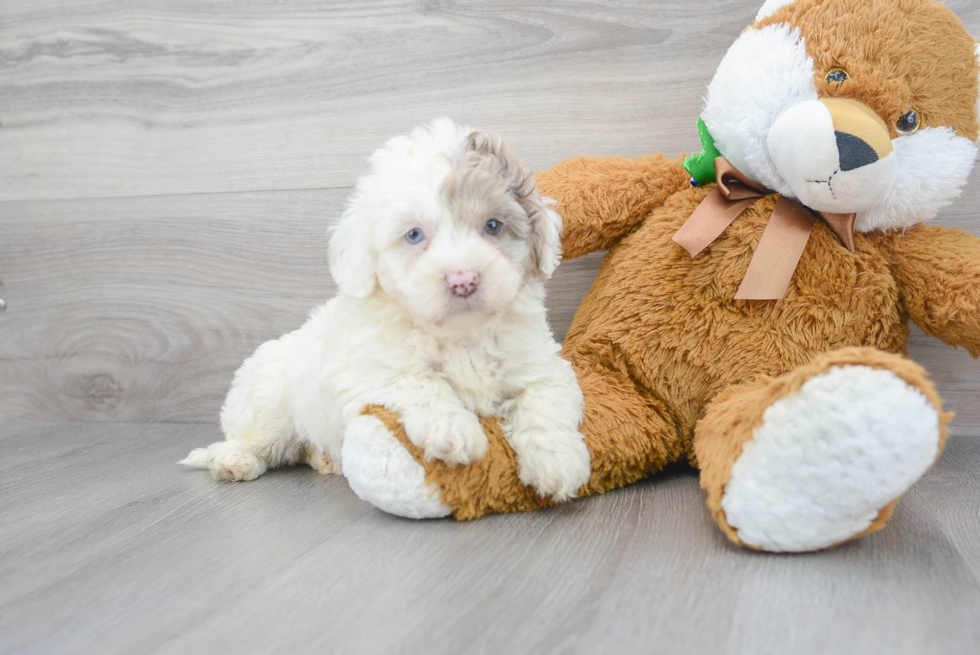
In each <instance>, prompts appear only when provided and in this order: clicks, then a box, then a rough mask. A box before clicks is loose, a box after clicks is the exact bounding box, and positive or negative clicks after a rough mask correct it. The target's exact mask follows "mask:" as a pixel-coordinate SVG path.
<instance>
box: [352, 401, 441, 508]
mask: <svg viewBox="0 0 980 655" xmlns="http://www.w3.org/2000/svg"><path fill="white" fill-rule="evenodd" d="M342 453H343V454H342V459H343V462H344V476H345V477H346V478H347V482H348V483H349V484H350V488H351V489H352V490H353V491H354V493H355V494H357V495H358V497H359V498H360V499H361V500H364V501H367V502H369V503H371V504H372V505H374V506H375V507H377V508H378V509H380V510H383V511H385V512H388V513H389V514H395V515H396V516H404V517H406V518H410V519H433V518H442V517H444V516H449V514H450V511H451V510H450V507H449V506H448V505H446V504H444V503H443V502H442V500H441V498H440V494H439V490H438V489H433V488H432V487H429V486H428V485H426V484H425V469H424V468H422V466H420V465H419V463H418V462H416V461H415V460H414V459H413V458H412V456H411V455H410V454H409V453H408V451H407V450H406V449H405V446H403V445H402V444H401V442H400V441H398V439H396V438H395V437H394V436H393V435H392V434H391V432H390V431H389V430H388V429H387V428H386V427H385V426H384V424H383V423H382V422H381V421H379V420H378V419H376V418H375V417H373V416H360V417H358V418H356V419H354V420H353V421H351V422H350V423H349V424H348V425H347V430H346V432H345V435H344V446H343V451H342Z"/></svg>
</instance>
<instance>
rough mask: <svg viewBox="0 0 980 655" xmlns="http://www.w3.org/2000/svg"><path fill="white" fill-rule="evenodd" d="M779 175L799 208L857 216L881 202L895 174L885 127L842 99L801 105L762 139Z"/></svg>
mask: <svg viewBox="0 0 980 655" xmlns="http://www.w3.org/2000/svg"><path fill="white" fill-rule="evenodd" d="M767 142H768V146H769V155H770V157H771V158H772V161H773V163H774V164H775V165H776V169H777V171H778V172H779V175H780V176H781V177H782V178H783V179H784V180H785V181H786V184H787V185H788V186H789V187H790V189H792V191H793V194H794V196H795V197H796V199H797V200H799V201H800V202H801V203H803V204H804V205H806V206H807V207H810V208H811V209H815V210H818V211H824V212H834V213H852V212H862V211H867V210H869V209H871V208H872V207H874V206H876V205H878V204H880V203H882V202H884V201H885V200H886V199H887V198H888V197H889V194H890V193H891V191H892V188H893V186H894V184H895V177H896V174H897V161H896V158H895V152H894V148H893V146H892V142H891V138H890V135H889V133H888V128H887V126H886V125H885V122H884V121H883V120H882V119H881V117H880V116H878V114H876V113H875V112H874V111H873V110H872V109H871V108H870V107H868V106H867V105H865V104H863V103H861V102H858V101H857V100H851V99H848V98H822V99H819V100H808V101H806V102H801V103H799V104H797V105H794V106H793V107H790V108H789V109H788V110H786V111H785V112H783V114H782V115H780V117H779V118H778V119H776V122H775V123H774V124H773V126H772V129H771V130H770V131H769V135H768V138H767Z"/></svg>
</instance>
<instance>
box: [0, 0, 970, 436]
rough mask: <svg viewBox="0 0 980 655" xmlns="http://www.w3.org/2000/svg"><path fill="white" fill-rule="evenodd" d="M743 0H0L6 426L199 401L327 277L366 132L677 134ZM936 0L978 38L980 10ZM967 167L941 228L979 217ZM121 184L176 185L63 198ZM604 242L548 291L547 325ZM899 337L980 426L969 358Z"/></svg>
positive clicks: (584, 136)
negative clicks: (447, 121)
mask: <svg viewBox="0 0 980 655" xmlns="http://www.w3.org/2000/svg"><path fill="white" fill-rule="evenodd" d="M757 5H758V2H734V1H732V0H716V1H713V2H711V1H709V2H705V3H701V4H700V5H699V7H698V11H692V10H691V6H690V3H682V2H662V3H649V2H647V3H644V2H636V1H626V2H620V1H616V2H613V1H611V0H610V1H608V2H603V3H600V4H593V3H577V2H567V1H564V0H563V1H561V2H549V3H519V4H518V3H509V4H508V3H477V2H443V3H437V2H425V3H410V2H370V3H353V2H334V3H319V4H313V5H311V4H307V3H298V2H285V3H281V2H276V3H251V4H249V5H247V6H243V5H241V4H240V3H234V4H223V3H197V2H176V3H168V4H167V7H166V9H161V8H160V5H159V4H158V3H145V2H135V3H133V2H126V3H123V2H120V1H119V0H116V1H110V2H94V1H93V0H83V1H81V2H73V3H70V4H66V3H64V2H63V1H61V0H41V1H36V2H31V3H22V2H13V1H12V0H7V1H4V2H0V55H2V56H0V66H2V71H3V75H0V198H6V199H8V202H0V278H3V279H4V280H5V282H6V287H4V288H2V292H3V296H2V297H3V298H4V299H6V300H7V302H8V303H9V304H10V309H8V310H7V311H6V312H5V313H3V314H0V419H8V420H9V419H17V420H49V419H55V418H63V419H85V420H131V421H161V420H164V421H211V420H213V419H214V416H215V414H216V411H217V408H218V406H219V404H220V400H221V398H222V396H223V394H224V390H225V388H226V386H227V384H228V380H229V379H230V376H231V372H232V371H233V370H234V368H235V367H236V366H237V365H238V363H240V362H241V360H242V359H243V358H244V357H245V356H247V355H248V354H249V353H250V352H251V351H252V350H253V349H254V347H255V346H256V345H258V343H260V342H261V341H263V340H265V339H268V338H272V337H275V336H278V335H279V334H281V333H282V332H284V331H286V330H288V329H291V328H294V327H296V326H298V325H299V324H300V323H301V321H302V317H303V315H304V314H305V312H306V310H307V309H308V308H309V307H310V306H311V305H313V304H315V303H317V302H319V301H321V300H322V299H324V298H325V297H327V296H328V295H329V293H330V292H331V287H330V283H329V281H328V279H327V278H326V277H325V275H324V273H323V271H324V270H325V269H324V260H323V256H322V247H323V241H322V233H323V227H324V222H325V220H326V218H327V217H328V216H331V215H336V212H337V208H338V206H339V204H340V202H341V201H342V197H343V195H344V194H345V193H346V191H345V187H347V186H348V185H349V184H350V183H351V182H352V181H353V180H354V179H355V177H356V176H357V175H358V174H359V173H361V172H362V171H363V169H364V164H363V162H364V159H365V157H366V156H367V154H368V153H369V152H370V151H371V150H372V149H373V148H374V147H376V146H377V145H378V144H379V143H380V142H381V141H382V140H383V139H384V138H386V137H387V136H389V135H391V134H393V133H397V132H401V131H403V130H405V129H408V128H409V127H411V126H412V125H414V124H416V123H417V122H419V121H421V120H424V119H427V118H429V117H431V116H432V115H435V114H438V113H450V114H456V115H459V116H460V117H461V118H463V119H466V120H468V121H470V122H472V123H473V124H474V125H477V126H481V127H488V128H491V129H495V130H503V131H504V132H505V133H506V134H507V136H508V137H509V138H510V139H511V140H512V141H513V142H514V143H515V144H516V145H517V146H518V148H519V149H520V151H521V152H522V154H524V156H525V158H527V159H528V160H529V162H530V163H532V164H533V165H534V166H535V167H537V168H545V167H548V166H550V165H552V164H554V163H555V162H556V161H558V160H559V159H561V158H564V157H568V156H574V155H578V154H584V153H594V154H631V153H644V152H650V151H652V150H656V149H661V148H662V149H664V150H665V151H666V152H668V153H669V154H677V153H678V152H679V151H680V150H683V149H684V148H694V147H696V145H697V141H696V135H695V133H694V129H693V126H692V124H693V118H694V116H696V115H697V113H698V111H699V110H700V102H701V100H700V98H701V96H702V93H703V88H704V85H705V84H706V82H707V81H708V79H710V76H711V74H712V72H713V70H714V68H715V66H716V65H717V62H718V61H719V60H720V58H721V56H722V55H723V53H724V51H725V49H726V48H727V47H728V45H729V44H730V42H731V41H732V39H733V38H734V37H735V36H736V35H737V33H738V32H739V31H740V30H741V29H742V27H743V26H744V24H745V23H746V22H748V21H749V20H750V19H751V17H752V15H753V14H754V12H755V10H756V9H757ZM949 5H950V7H951V8H952V9H953V10H954V11H956V12H958V14H959V15H960V16H961V17H962V18H963V20H964V23H965V24H966V26H967V27H968V29H971V30H972V31H973V32H974V33H980V3H978V2H976V1H975V0H963V1H960V2H951V3H949ZM978 182H980V173H977V172H975V173H974V175H973V178H971V181H970V183H969V184H968V188H967V189H966V192H965V193H964V196H963V197H962V198H961V199H959V200H958V201H957V202H956V203H955V204H954V206H953V207H951V208H949V209H948V210H947V211H946V212H944V214H943V215H942V219H941V222H943V223H944V224H947V225H959V226H961V227H963V228H965V229H967V230H970V231H972V232H974V233H980V216H977V212H976V207H977V206H980V183H978ZM293 188H314V190H307V191H284V192H282V193H280V194H258V193H254V191H256V190H260V189H293ZM204 191H231V192H233V193H228V194H202V193H201V192H204ZM195 193H196V194H199V195H187V194H195ZM140 194H143V195H147V194H178V195H163V196H159V197H137V198H130V199H125V198H124V199H102V200H80V199H79V200H71V199H72V198H76V197H89V196H100V197H101V196H132V195H140ZM31 198H68V199H69V200H64V201H30V200H27V201H11V200H13V199H31ZM598 260H599V256H598V255H594V256H592V257H591V258H590V259H589V260H588V261H585V262H573V263H569V264H566V265H564V266H563V267H562V268H561V269H560V270H559V274H558V279H557V280H555V281H554V283H553V284H552V285H550V293H551V297H550V298H551V300H550V305H551V320H552V324H553V326H554V328H555V331H556V333H557V334H558V335H559V336H560V335H562V334H563V333H564V331H565V329H566V328H567V325H568V323H569V321H570V319H571V316H572V313H573V311H574V307H575V306H576V305H577V303H578V299H579V298H581V296H582V295H583V294H584V293H585V290H586V289H587V288H588V285H589V283H590V280H591V277H592V275H593V273H594V271H595V269H596V266H597V264H598ZM912 354H913V356H914V357H915V358H916V359H918V360H919V361H921V362H922V363H923V364H925V365H926V366H927V368H929V369H930V371H931V372H932V374H933V375H934V377H935V378H936V379H937V380H938V382H939V385H940V390H941V392H942V393H943V394H944V396H945V397H946V398H947V400H948V403H949V406H950V408H951V409H953V410H955V411H956V412H957V413H958V417H957V419H956V423H955V424H954V430H956V431H959V432H962V433H977V432H980V402H977V401H978V399H980V365H978V364H977V362H974V361H972V360H970V359H969V358H968V357H967V356H966V355H965V353H963V352H962V351H960V352H957V351H953V350H950V349H948V348H946V347H945V346H942V345H941V344H938V343H937V342H935V341H932V340H929V339H926V338H925V337H923V336H921V335H917V336H916V337H915V338H914V339H913V347H912Z"/></svg>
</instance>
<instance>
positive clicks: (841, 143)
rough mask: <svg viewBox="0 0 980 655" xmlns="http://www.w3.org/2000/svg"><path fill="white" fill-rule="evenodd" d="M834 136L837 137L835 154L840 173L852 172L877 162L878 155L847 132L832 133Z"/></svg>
mask: <svg viewBox="0 0 980 655" xmlns="http://www.w3.org/2000/svg"><path fill="white" fill-rule="evenodd" d="M834 136H836V137H837V152H838V154H839V155H840V169H841V170H842V171H853V170H854V169H855V168H861V167H862V166H867V165H868V164H873V163H875V162H876V161H878V153H877V152H875V150H874V148H872V147H871V146H869V145H868V144H867V143H865V142H864V141H863V140H861V139H860V138H859V137H856V136H854V135H853V134H848V133H847V132H834Z"/></svg>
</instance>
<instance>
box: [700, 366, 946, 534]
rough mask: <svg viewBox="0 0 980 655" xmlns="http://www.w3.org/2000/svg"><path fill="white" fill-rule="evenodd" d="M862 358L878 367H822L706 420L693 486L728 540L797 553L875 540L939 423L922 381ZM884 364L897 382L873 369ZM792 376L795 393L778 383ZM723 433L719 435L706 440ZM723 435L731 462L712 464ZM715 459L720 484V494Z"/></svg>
mask: <svg viewBox="0 0 980 655" xmlns="http://www.w3.org/2000/svg"><path fill="white" fill-rule="evenodd" d="M855 350H856V349H855ZM842 352H844V351H842ZM870 352H872V353H873V354H874V357H872V359H873V360H875V363H876V364H878V366H868V365H857V364H844V363H841V364H839V365H828V364H830V362H822V363H821V364H822V365H821V366H819V368H822V369H824V370H819V371H818V372H816V374H812V373H811V374H809V375H807V374H806V373H808V372H807V371H794V372H792V373H790V374H787V376H783V377H782V378H779V379H777V380H768V381H764V382H763V383H762V384H760V385H753V387H752V388H749V389H746V390H744V391H742V392H736V393H734V394H732V395H730V396H728V397H727V398H725V399H719V402H718V403H717V404H716V405H715V406H713V407H712V408H711V409H709V416H707V417H706V421H707V422H708V424H709V425H707V426H706V429H705V430H704V431H702V434H700V435H699V436H700V437H701V438H703V442H702V443H699V444H698V447H699V452H698V460H699V463H701V465H702V485H703V486H705V488H706V489H708V492H709V506H712V508H713V509H714V510H715V512H714V514H715V518H716V520H717V521H718V522H719V524H720V525H721V526H722V528H723V529H725V531H726V533H728V535H729V537H730V538H732V539H733V540H734V541H736V542H738V543H741V544H743V545H746V546H749V547H752V548H758V549H761V550H766V551H773V552H803V551H811V550H819V549H822V548H828V547H830V546H833V545H835V544H839V543H841V542H843V541H846V540H848V539H851V538H854V537H857V536H860V535H862V534H866V533H868V532H871V531H874V530H876V529H878V528H880V527H882V526H883V525H884V521H885V520H886V519H887V518H888V516H889V515H890V513H891V509H892V507H893V506H894V504H895V503H896V501H897V500H898V498H899V497H900V496H901V495H902V494H904V493H905V491H907V490H908V488H909V487H910V486H912V484H913V483H914V482H915V481H916V480H918V479H919V478H920V477H921V476H922V474H923V473H925V471H926V469H928V468H929V466H930V465H931V464H932V463H933V462H934V461H935V459H936V457H937V455H938V453H939V450H940V448H941V444H942V421H943V418H944V417H943V416H942V415H941V414H940V412H939V411H938V409H937V405H938V398H936V397H935V392H934V391H932V387H931V385H930V384H929V383H928V381H926V380H925V377H924V372H921V369H918V367H917V366H916V365H915V364H912V363H911V362H908V361H907V360H903V359H901V358H899V357H897V356H893V355H887V354H885V353H877V352H874V351H870ZM892 358H894V360H895V362H897V363H900V364H902V365H903V366H902V367H901V368H903V369H905V370H904V371H903V373H904V374H903V375H899V374H897V373H896V372H895V371H892V370H889V368H887V367H884V366H881V364H887V363H894V362H889V360H890V359H892ZM856 359H857V360H858V361H859V360H860V359H861V358H860V357H858V358H856ZM914 369H918V371H916V370H914ZM801 374H803V377H802V379H800V375H801ZM920 374H921V379H916V378H917V377H918V376H919V375H920ZM794 376H795V377H797V378H798V379H797V382H801V383H800V384H798V385H797V384H793V383H792V382H791V381H790V380H788V379H787V378H793V377H794ZM773 396H775V398H774V399H773ZM719 412H720V413H721V414H719ZM760 413H761V417H760ZM722 415H727V419H728V420H727V421H724V420H720V419H722V418H723V417H722ZM726 422H727V423H728V430H727V431H726V432H727V435H720V434H710V432H711V431H712V429H714V430H717V428H718V427H720V426H721V425H723V424H724V423H726ZM699 430H700V426H699ZM726 436H727V438H728V440H729V444H731V443H732V442H733V441H738V442H740V445H741V448H740V452H735V451H734V450H731V451H730V452H729V453H728V454H727V456H722V457H720V458H719V457H717V455H719V454H720V453H721V452H722V451H723V450H724V448H721V449H719V448H718V447H717V445H718V444H720V443H721V442H722V440H723V439H725V437H726ZM713 440H714V441H715V443H716V447H714V448H712V447H711V442H712V441H713ZM731 455H734V458H733V459H732V457H731ZM702 458H703V460H704V461H702ZM726 459H727V460H728V461H729V462H730V466H729V468H728V470H727V473H728V475H727V477H728V479H727V480H725V481H724V482H723V484H721V485H719V484H718V482H719V481H720V480H721V479H722V478H723V477H724V475H723V472H722V471H720V470H719V468H718V465H719V464H720V463H722V462H723V461H724V460H726Z"/></svg>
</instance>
